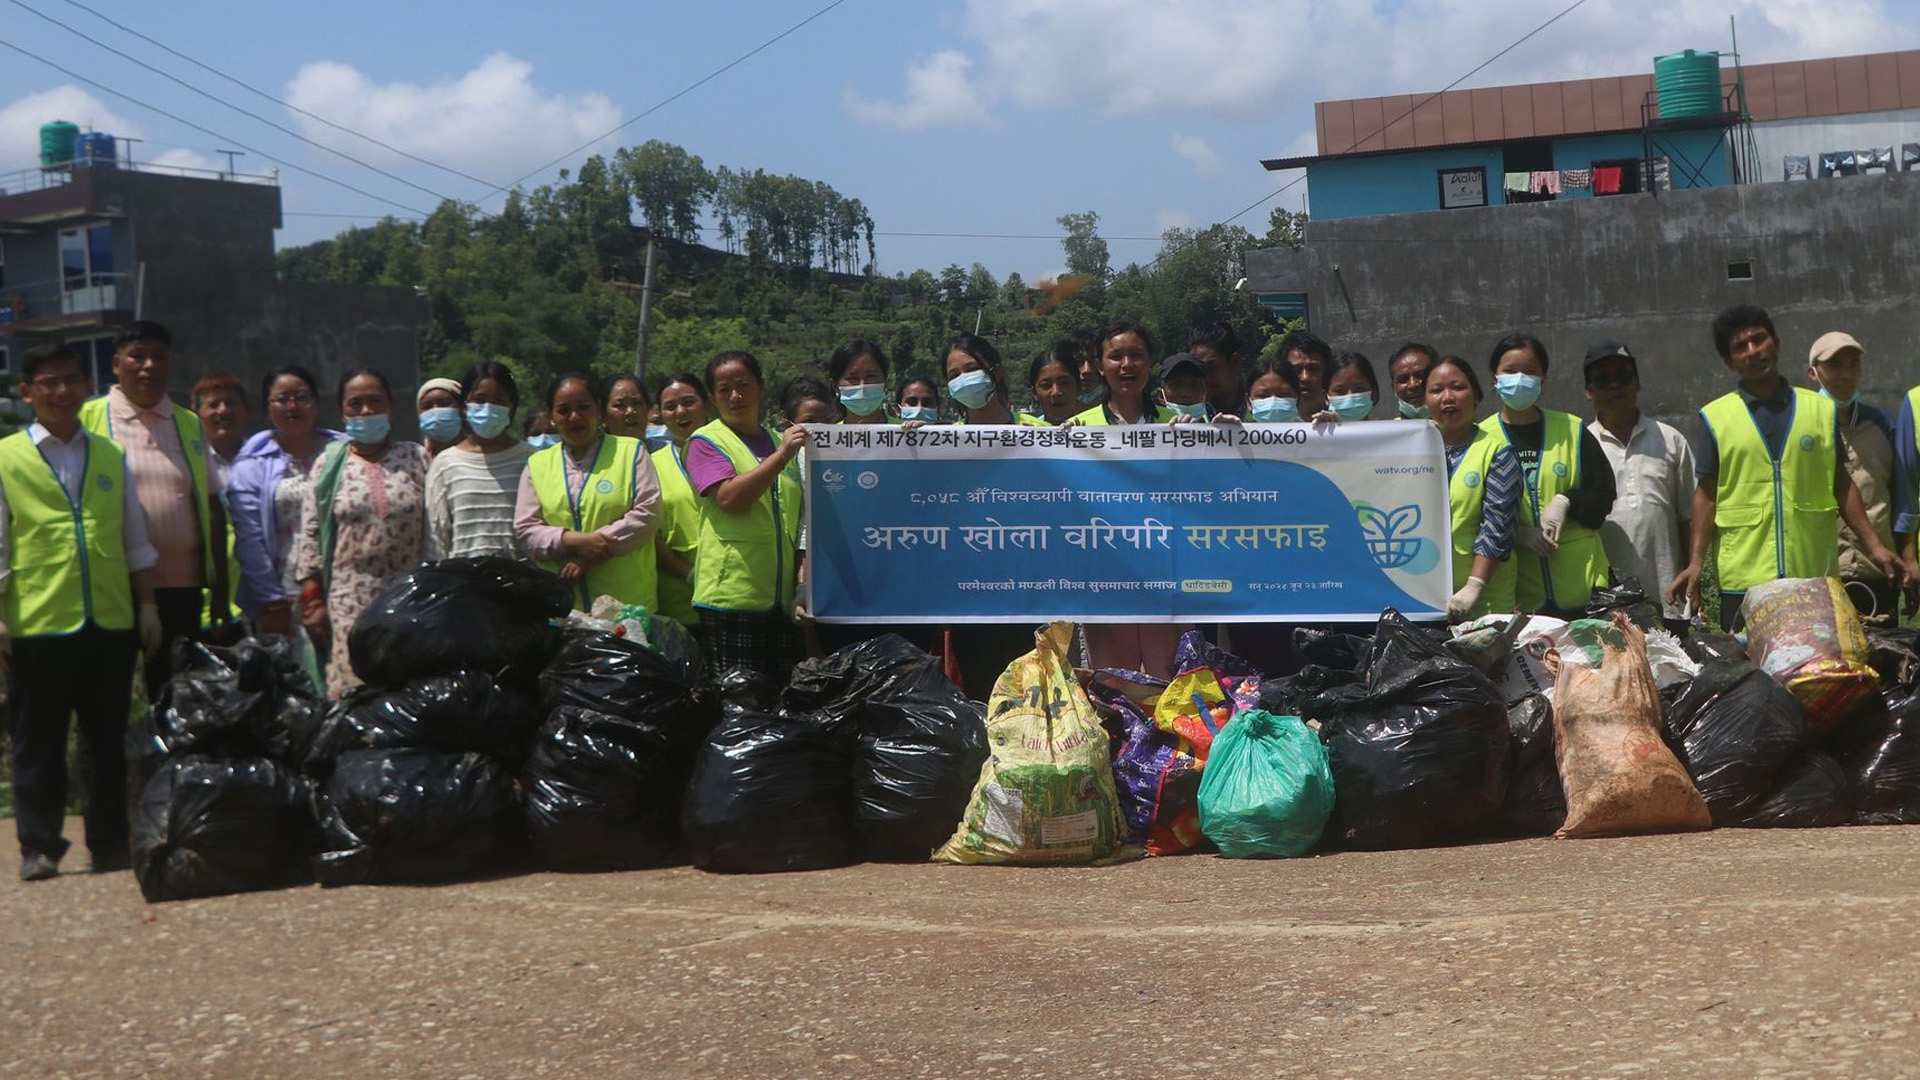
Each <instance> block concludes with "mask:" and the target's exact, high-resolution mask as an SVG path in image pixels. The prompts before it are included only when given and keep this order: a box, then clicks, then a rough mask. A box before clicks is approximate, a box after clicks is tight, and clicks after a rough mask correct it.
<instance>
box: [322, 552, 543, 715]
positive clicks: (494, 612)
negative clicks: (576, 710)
mask: <svg viewBox="0 0 1920 1080" xmlns="http://www.w3.org/2000/svg"><path fill="white" fill-rule="evenodd" d="M572 608H573V594H572V592H571V591H570V590H568V588H567V587H566V585H565V584H563V583H562V582H561V581H560V579H559V578H558V577H555V576H554V575H552V574H549V573H547V572H546V571H545V570H542V569H540V568H539V567H537V566H532V565H530V564H528V563H523V562H520V561H518V560H516V559H504V558H499V557H497V556H485V557H476V558H463V559H443V560H441V561H440V562H435V563H427V564H425V565H422V566H420V567H418V568H417V569H415V570H412V571H410V572H408V573H407V574H404V575H402V576H401V578H400V579H399V580H398V581H395V582H394V583H393V584H392V585H390V586H388V587H387V589H386V591H384V592H382V593H381V594H380V595H379V596H378V597H376V598H375V599H374V601H373V603H372V604H369V605H368V606H367V609H366V611H364V612H362V613H361V615H360V618H359V619H357V620H355V621H354V624H353V630H352V632H351V634H350V635H349V636H348V638H347V653H348V657H349V658H350V659H351V660H352V662H353V670H354V673H355V674H356V675H359V676H360V681H361V682H364V683H366V684H367V685H369V686H399V685H401V684H402V683H405V682H409V681H411V680H413V679H417V678H420V677H421V676H423V675H439V674H443V673H446V672H450V671H458V670H460V669H461V668H474V669H477V670H479V671H484V672H487V673H488V674H490V675H492V676H493V677H494V678H496V679H499V680H501V681H503V682H507V683H512V684H518V683H520V682H521V681H523V680H531V679H532V678H533V677H535V676H536V675H538V674H539V672H540V669H541V668H542V667H543V666H545V664H546V662H547V659H548V657H550V656H552V655H553V650H554V648H555V646H556V645H557V644H558V641H559V633H558V631H556V630H554V629H553V628H552V627H551V626H550V625H549V620H552V619H558V618H563V617H565V616H566V614H567V612H568V611H570V610H572Z"/></svg>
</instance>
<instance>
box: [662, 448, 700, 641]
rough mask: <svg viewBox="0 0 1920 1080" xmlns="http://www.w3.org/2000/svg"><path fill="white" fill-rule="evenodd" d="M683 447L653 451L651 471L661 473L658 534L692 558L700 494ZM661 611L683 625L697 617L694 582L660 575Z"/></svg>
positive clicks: (696, 544) (697, 536)
mask: <svg viewBox="0 0 1920 1080" xmlns="http://www.w3.org/2000/svg"><path fill="white" fill-rule="evenodd" d="M683 454H684V451H682V450H681V449H680V448H679V447H676V446H674V445H673V444H672V443H668V444H667V445H665V446H663V447H661V448H660V449H658V450H655V451H654V452H653V471H654V472H655V473H658V474H659V476H660V534H661V536H663V537H665V538H666V545H667V548H668V550H670V551H672V552H673V553H674V554H675V555H678V556H680V557H681V558H683V559H685V560H687V561H688V562H694V561H695V560H694V554H695V552H696V551H697V550H698V548H699V546H700V495H699V493H698V492H696V491H694V490H693V482H692V481H691V480H689V479H687V463H686V461H684V460H683ZM660 613H661V614H662V615H665V616H666V617H668V618H670V619H678V620H680V624H681V625H682V626H691V625H693V624H694V623H697V622H699V621H700V615H699V613H698V612H696V611H695V610H694V609H693V583H692V582H690V581H686V580H684V579H682V578H680V577H679V576H678V575H675V574H667V575H664V576H662V577H661V578H660Z"/></svg>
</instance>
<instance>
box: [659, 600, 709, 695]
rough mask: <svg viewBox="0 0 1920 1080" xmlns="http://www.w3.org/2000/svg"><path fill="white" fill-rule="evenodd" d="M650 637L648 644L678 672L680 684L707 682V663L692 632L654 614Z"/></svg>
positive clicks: (691, 684)
mask: <svg viewBox="0 0 1920 1080" xmlns="http://www.w3.org/2000/svg"><path fill="white" fill-rule="evenodd" d="M651 637H652V640H651V641H650V642H649V643H648V644H650V645H651V646H652V647H653V650H654V651H655V652H657V653H659V654H660V658H661V659H662V660H665V661H666V662H667V664H668V665H669V666H671V667H672V668H673V669H674V670H675V671H677V672H679V674H680V679H681V681H682V682H685V683H686V684H688V685H689V686H697V685H701V684H704V683H705V682H706V681H707V661H706V658H705V657H704V656H702V655H701V653H700V643H699V642H698V641H697V640H695V639H694V636H693V631H691V630H688V629H687V628H686V627H684V626H682V625H680V623H679V622H677V621H676V620H674V619H670V618H668V617H667V616H665V615H659V614H656V615H654V617H653V633H652V635H651Z"/></svg>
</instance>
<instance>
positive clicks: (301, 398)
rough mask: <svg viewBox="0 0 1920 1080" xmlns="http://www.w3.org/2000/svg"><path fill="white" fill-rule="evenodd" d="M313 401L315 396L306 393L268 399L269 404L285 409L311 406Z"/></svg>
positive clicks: (279, 395)
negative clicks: (296, 406)
mask: <svg viewBox="0 0 1920 1080" xmlns="http://www.w3.org/2000/svg"><path fill="white" fill-rule="evenodd" d="M313 401H314V397H313V395H312V394H308V393H305V392H301V393H295V394H275V395H273V396H272V397H270V398H268V399H267V402H268V403H269V404H272V405H278V406H280V407H281V408H283V409H285V408H290V407H292V406H295V405H311V404H313Z"/></svg>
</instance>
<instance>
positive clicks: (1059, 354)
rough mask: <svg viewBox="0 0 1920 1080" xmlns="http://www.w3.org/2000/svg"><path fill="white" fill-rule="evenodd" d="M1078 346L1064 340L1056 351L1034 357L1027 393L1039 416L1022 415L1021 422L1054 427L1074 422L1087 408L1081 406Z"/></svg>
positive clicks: (1029, 424) (1031, 425) (1056, 347)
mask: <svg viewBox="0 0 1920 1080" xmlns="http://www.w3.org/2000/svg"><path fill="white" fill-rule="evenodd" d="M1076 348H1077V343H1076V342H1075V341H1074V340H1073V339H1072V338H1061V339H1059V340H1058V341H1055V342H1054V343H1053V347H1052V348H1050V349H1048V350H1047V351H1046V352H1043V353H1041V354H1040V355H1039V356H1036V357H1034V359H1033V365H1032V366H1031V367H1029V368H1028V369H1027V389H1028V390H1029V391H1030V392H1031V393H1032V394H1033V403H1034V405H1035V406H1037V407H1038V408H1039V410H1040V412H1039V414H1038V415H1035V414H1033V413H1021V414H1020V422H1021V423H1022V424H1025V425H1027V426H1029V427H1054V426H1057V425H1059V424H1064V423H1066V422H1067V421H1068V420H1070V419H1072V418H1073V416H1074V414H1075V413H1078V412H1079V411H1080V410H1081V409H1083V408H1085V406H1084V405H1081V404H1080V373H1079V370H1078V362H1079V357H1078V356H1077V355H1075V349H1076Z"/></svg>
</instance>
